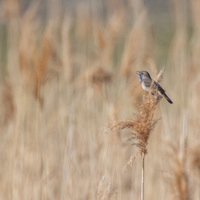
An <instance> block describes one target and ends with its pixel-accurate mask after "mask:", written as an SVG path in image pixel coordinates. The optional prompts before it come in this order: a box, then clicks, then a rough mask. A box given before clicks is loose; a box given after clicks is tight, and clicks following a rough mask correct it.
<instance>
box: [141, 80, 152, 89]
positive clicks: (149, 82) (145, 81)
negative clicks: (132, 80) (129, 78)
mask: <svg viewBox="0 0 200 200" xmlns="http://www.w3.org/2000/svg"><path fill="white" fill-rule="evenodd" d="M143 82H144V85H145V86H146V87H148V88H149V87H150V86H151V83H152V80H150V79H143Z"/></svg>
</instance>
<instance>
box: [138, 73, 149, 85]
mask: <svg viewBox="0 0 200 200" xmlns="http://www.w3.org/2000/svg"><path fill="white" fill-rule="evenodd" d="M136 74H138V75H139V77H140V84H142V79H146V78H147V79H148V78H150V79H151V77H150V75H149V73H148V72H147V71H137V72H136Z"/></svg>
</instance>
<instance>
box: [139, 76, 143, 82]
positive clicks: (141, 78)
mask: <svg viewBox="0 0 200 200" xmlns="http://www.w3.org/2000/svg"><path fill="white" fill-rule="evenodd" d="M139 77H140V84H142V75H141V74H139Z"/></svg>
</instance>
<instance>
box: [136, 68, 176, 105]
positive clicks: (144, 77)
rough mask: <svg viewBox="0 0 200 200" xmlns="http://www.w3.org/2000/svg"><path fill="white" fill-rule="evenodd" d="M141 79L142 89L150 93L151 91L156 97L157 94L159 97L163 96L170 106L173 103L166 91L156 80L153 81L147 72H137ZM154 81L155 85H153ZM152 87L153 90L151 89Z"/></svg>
mask: <svg viewBox="0 0 200 200" xmlns="http://www.w3.org/2000/svg"><path fill="white" fill-rule="evenodd" d="M136 73H137V74H138V75H139V77H140V84H141V86H142V89H143V90H145V91H147V92H149V90H151V93H152V94H153V95H154V94H155V93H156V92H158V94H159V95H161V96H163V97H164V98H165V99H166V100H167V101H168V102H169V103H170V104H172V103H173V102H172V101H171V99H170V98H169V97H168V96H167V95H166V94H165V90H164V89H163V88H162V87H161V86H160V85H159V84H158V83H157V82H155V81H154V80H152V79H151V76H150V75H149V73H148V72H147V71H137V72H136ZM152 81H153V83H152ZM150 87H151V89H150Z"/></svg>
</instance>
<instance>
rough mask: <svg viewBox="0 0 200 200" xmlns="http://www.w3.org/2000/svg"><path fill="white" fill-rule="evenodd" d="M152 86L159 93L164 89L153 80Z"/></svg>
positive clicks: (163, 91)
mask: <svg viewBox="0 0 200 200" xmlns="http://www.w3.org/2000/svg"><path fill="white" fill-rule="evenodd" d="M153 88H154V90H157V91H158V92H160V93H161V94H163V93H165V90H164V89H163V88H162V87H161V86H160V85H159V84H158V83H157V82H155V81H154V83H153Z"/></svg>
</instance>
